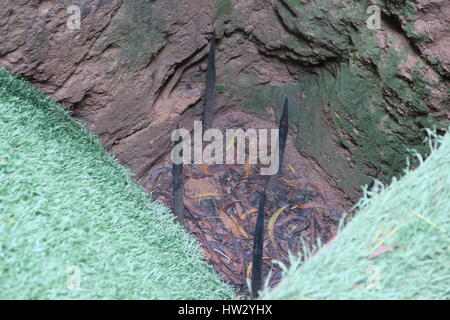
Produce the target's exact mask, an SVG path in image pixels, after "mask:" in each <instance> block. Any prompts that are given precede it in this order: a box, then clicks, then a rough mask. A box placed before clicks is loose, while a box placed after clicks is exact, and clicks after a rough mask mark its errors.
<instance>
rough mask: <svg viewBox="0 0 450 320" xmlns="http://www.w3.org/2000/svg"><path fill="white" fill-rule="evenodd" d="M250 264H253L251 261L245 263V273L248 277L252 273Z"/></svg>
mask: <svg viewBox="0 0 450 320" xmlns="http://www.w3.org/2000/svg"><path fill="white" fill-rule="evenodd" d="M252 266H253V262H252V261H250V263H249V264H248V265H247V272H246V273H245V274H246V276H247V278H250V277H251V275H252Z"/></svg>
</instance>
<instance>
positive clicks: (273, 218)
mask: <svg viewBox="0 0 450 320" xmlns="http://www.w3.org/2000/svg"><path fill="white" fill-rule="evenodd" d="M286 208H287V206H285V207H282V208H280V209H278V210H277V211H275V212H274V213H273V214H272V216H271V217H270V220H269V227H268V228H269V239H270V240H271V241H272V243H273V245H274V246H275V247H276V246H277V244H276V242H275V230H274V229H275V222H276V221H277V219H278V217H279V216H280V214H282V213H283V211H284V209H286Z"/></svg>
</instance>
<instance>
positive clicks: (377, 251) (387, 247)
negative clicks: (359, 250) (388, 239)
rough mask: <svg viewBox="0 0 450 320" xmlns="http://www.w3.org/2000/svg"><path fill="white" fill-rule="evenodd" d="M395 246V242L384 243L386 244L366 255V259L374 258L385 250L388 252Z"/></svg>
mask: <svg viewBox="0 0 450 320" xmlns="http://www.w3.org/2000/svg"><path fill="white" fill-rule="evenodd" d="M397 247H398V246H397V245H395V244H386V245H383V246H381V247H379V248H378V249H377V250H376V251H375V252H374V253H372V254H371V255H370V256H369V257H368V259H375V258H376V257H379V256H381V255H382V254H384V253H386V252H388V251H391V250H394V249H395V248H397Z"/></svg>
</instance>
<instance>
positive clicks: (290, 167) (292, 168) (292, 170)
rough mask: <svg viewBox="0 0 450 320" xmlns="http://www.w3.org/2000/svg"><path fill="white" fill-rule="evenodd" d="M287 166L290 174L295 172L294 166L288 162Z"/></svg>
mask: <svg viewBox="0 0 450 320" xmlns="http://www.w3.org/2000/svg"><path fill="white" fill-rule="evenodd" d="M288 168H289V170H291V172H292V174H297V170H295V169H294V167H293V166H291V165H290V164H288Z"/></svg>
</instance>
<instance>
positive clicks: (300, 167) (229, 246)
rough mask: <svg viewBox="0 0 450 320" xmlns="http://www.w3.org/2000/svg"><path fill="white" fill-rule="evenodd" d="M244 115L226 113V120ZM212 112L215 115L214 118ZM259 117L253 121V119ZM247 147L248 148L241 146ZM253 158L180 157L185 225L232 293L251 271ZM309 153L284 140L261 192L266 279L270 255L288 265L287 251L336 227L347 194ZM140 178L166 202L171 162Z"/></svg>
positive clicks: (257, 183)
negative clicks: (277, 166) (278, 162)
mask: <svg viewBox="0 0 450 320" xmlns="http://www.w3.org/2000/svg"><path fill="white" fill-rule="evenodd" d="M249 117H251V116H248V115H244V114H235V115H233V114H231V115H230V114H228V115H225V116H224V121H223V122H221V121H219V122H221V125H222V127H223V128H224V127H225V128H226V127H227V125H228V126H230V125H231V124H232V123H233V122H242V121H243V120H245V118H249ZM219 120H220V119H219ZM247 120H249V123H250V124H251V125H252V126H259V127H265V128H269V127H273V124H272V126H270V122H269V123H268V122H264V121H261V120H256V119H253V120H252V119H250V118H249V119H247ZM258 122H259V123H258ZM246 151H247V154H248V149H247V150H246ZM260 167H261V166H260V165H250V164H249V163H248V162H247V163H246V164H245V165H227V164H224V165H206V164H203V165H185V166H184V207H185V221H186V225H187V229H188V231H189V232H190V233H191V234H193V235H194V236H195V237H196V238H197V239H198V241H199V242H200V244H201V247H202V249H203V251H204V255H205V257H206V258H207V259H208V260H209V262H210V263H211V264H212V265H213V267H214V268H215V270H216V271H217V272H218V273H219V274H220V275H221V277H222V278H223V280H224V281H225V282H228V283H229V284H230V285H231V286H232V287H233V288H234V289H235V290H236V292H237V293H238V294H241V295H248V294H249V291H248V287H247V281H246V279H247V278H250V277H251V262H252V246H253V232H254V228H255V223H256V215H257V208H258V203H259V198H260V193H261V191H262V190H263V188H264V183H265V178H264V176H262V175H260ZM319 171H320V168H315V167H314V164H313V163H311V162H310V160H308V159H306V158H303V157H302V156H301V155H300V154H299V153H298V151H297V150H296V149H295V147H294V145H293V143H292V138H291V139H290V140H288V145H287V148H286V156H285V162H284V166H283V169H282V170H281V172H280V174H279V176H278V177H277V181H276V184H275V187H274V190H273V192H272V193H271V194H268V199H267V204H266V210H265V214H266V219H265V230H266V235H265V240H264V257H263V261H264V277H267V276H268V275H269V272H270V271H272V273H271V277H270V281H269V283H270V286H271V287H273V286H275V285H276V284H277V283H278V282H279V281H280V279H281V268H280V267H279V266H278V265H277V264H275V263H273V260H278V261H281V262H282V263H284V264H285V265H289V253H288V252H289V251H290V252H292V253H298V252H302V251H303V250H304V249H305V248H304V247H303V245H302V239H303V244H304V245H305V246H307V249H311V248H312V247H313V246H316V244H317V242H318V241H320V242H321V243H325V242H327V241H329V240H330V239H331V238H332V237H333V236H334V235H335V234H336V232H337V229H338V223H339V221H340V218H341V217H342V213H343V212H344V210H345V209H346V208H348V207H349V201H348V200H347V199H345V197H344V196H343V195H342V194H340V193H339V192H337V191H335V190H333V186H332V185H331V184H330V181H329V180H327V179H326V178H325V177H324V176H322V175H321V174H320V172H319ZM144 186H145V188H146V190H147V191H149V192H152V193H153V197H154V198H156V199H158V200H160V201H162V202H163V203H165V204H166V205H167V206H168V207H170V208H172V209H173V189H172V163H171V161H170V158H169V157H167V158H166V159H165V160H164V161H163V162H162V163H160V165H158V166H156V167H154V168H153V169H152V170H151V172H150V174H149V175H148V176H147V178H146V180H145V183H144Z"/></svg>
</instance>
